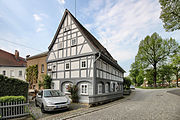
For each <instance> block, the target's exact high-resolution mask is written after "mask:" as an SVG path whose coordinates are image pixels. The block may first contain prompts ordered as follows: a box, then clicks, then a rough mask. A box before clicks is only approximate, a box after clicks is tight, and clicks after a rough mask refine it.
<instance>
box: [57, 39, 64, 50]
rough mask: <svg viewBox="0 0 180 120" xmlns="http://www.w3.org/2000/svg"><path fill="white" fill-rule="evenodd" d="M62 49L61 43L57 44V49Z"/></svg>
mask: <svg viewBox="0 0 180 120" xmlns="http://www.w3.org/2000/svg"><path fill="white" fill-rule="evenodd" d="M62 48H63V42H62V41H60V42H59V44H58V49H62Z"/></svg>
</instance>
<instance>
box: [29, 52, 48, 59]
mask: <svg viewBox="0 0 180 120" xmlns="http://www.w3.org/2000/svg"><path fill="white" fill-rule="evenodd" d="M47 55H48V52H47V51H46V52H43V53H40V54H37V55H34V56H31V57H28V58H26V60H32V59H36V58H40V57H45V56H47Z"/></svg>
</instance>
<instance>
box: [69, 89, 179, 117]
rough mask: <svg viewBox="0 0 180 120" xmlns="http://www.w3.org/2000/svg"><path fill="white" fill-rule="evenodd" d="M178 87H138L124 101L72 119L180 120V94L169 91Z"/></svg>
mask: <svg viewBox="0 0 180 120" xmlns="http://www.w3.org/2000/svg"><path fill="white" fill-rule="evenodd" d="M176 89H178V88H176ZM176 89H174V88H173V89H150V90H149V89H136V91H135V95H133V96H131V97H130V98H129V99H127V100H126V101H124V102H119V103H118V104H116V105H114V106H112V107H108V108H106V109H101V110H99V111H96V112H91V113H88V114H84V115H81V116H77V117H73V118H70V119H73V120H180V96H178V95H174V94H171V93H169V92H167V91H171V90H176ZM178 90H179V89H178Z"/></svg>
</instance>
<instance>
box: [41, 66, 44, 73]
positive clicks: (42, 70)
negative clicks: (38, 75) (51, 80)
mask: <svg viewBox="0 0 180 120" xmlns="http://www.w3.org/2000/svg"><path fill="white" fill-rule="evenodd" d="M41 72H42V73H44V64H42V65H41Z"/></svg>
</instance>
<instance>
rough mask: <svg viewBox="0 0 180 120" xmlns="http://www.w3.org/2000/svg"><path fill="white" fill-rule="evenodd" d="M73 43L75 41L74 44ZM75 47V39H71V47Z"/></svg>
mask: <svg viewBox="0 0 180 120" xmlns="http://www.w3.org/2000/svg"><path fill="white" fill-rule="evenodd" d="M73 41H75V43H74V42H73ZM73 43H74V44H73ZM75 45H77V39H76V38H73V39H71V46H75Z"/></svg>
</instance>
